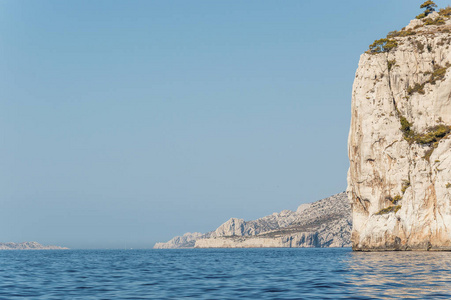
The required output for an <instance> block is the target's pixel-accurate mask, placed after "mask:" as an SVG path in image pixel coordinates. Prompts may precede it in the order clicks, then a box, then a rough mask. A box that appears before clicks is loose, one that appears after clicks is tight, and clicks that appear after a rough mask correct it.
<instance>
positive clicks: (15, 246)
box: [0, 242, 69, 250]
mask: <svg viewBox="0 0 451 300" xmlns="http://www.w3.org/2000/svg"><path fill="white" fill-rule="evenodd" d="M68 249H69V248H66V247H60V246H44V245H41V244H39V243H37V242H23V243H0V250H68Z"/></svg>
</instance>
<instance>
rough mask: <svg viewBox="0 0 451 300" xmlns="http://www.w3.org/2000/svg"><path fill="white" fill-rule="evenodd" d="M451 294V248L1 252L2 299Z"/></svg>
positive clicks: (409, 296)
mask: <svg viewBox="0 0 451 300" xmlns="http://www.w3.org/2000/svg"><path fill="white" fill-rule="evenodd" d="M186 298H192V299H396V298H398V299H451V252H372V253H362V252H352V251H351V249H346V248H341V249H331V248H323V249H305V248H303V249H302V248H289V249H184V250H177V249H174V250H56V251H45V250H44V251H39V250H37V251H0V299H186Z"/></svg>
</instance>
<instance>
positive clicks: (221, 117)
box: [0, 0, 448, 248]
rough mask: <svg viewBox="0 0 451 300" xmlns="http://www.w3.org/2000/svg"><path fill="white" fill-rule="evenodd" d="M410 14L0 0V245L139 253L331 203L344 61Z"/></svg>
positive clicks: (346, 109)
mask: <svg viewBox="0 0 451 300" xmlns="http://www.w3.org/2000/svg"><path fill="white" fill-rule="evenodd" d="M422 2H423V1H412V0H409V1H407V0H398V1H393V0H391V1H388V0H381V1H354V0H352V1H346V2H343V1H317V2H315V4H316V5H313V4H312V3H313V2H312V1H300V0H298V1H262V0H258V1H257V0H255V1H166V0H165V1H57V0H55V1H32V0H29V1H21V0H10V1H5V0H0V22H1V24H0V128H1V131H0V143H1V145H0V157H1V159H0V161H1V172H0V241H2V242H9V241H14V242H21V241H38V242H41V243H44V244H59V245H63V246H68V247H72V248H122V247H134V248H149V247H152V246H153V243H155V242H157V241H166V240H168V239H170V238H171V237H173V236H175V235H180V234H183V233H184V232H187V231H200V232H206V231H209V230H212V229H215V228H216V227H217V226H219V225H220V224H221V223H223V222H224V221H226V220H227V219H229V218H230V217H239V218H244V219H246V220H249V219H255V218H258V217H262V216H264V215H268V214H271V213H273V212H276V211H281V210H283V209H296V207H297V206H298V205H300V204H302V203H306V202H312V201H315V200H318V199H321V198H324V197H327V196H330V195H332V194H335V193H338V192H341V191H344V190H345V188H346V172H347V168H348V158H347V149H346V143H347V135H348V129H349V123H350V103H351V89H352V82H353V79H354V75H355V70H356V68H357V63H358V60H359V55H360V54H361V53H362V52H363V51H365V50H366V49H367V47H368V45H369V44H371V43H372V42H373V41H374V40H375V39H377V38H381V37H384V36H385V35H386V33H387V32H389V31H391V30H394V29H401V28H402V27H404V26H405V25H407V24H408V22H409V20H410V19H412V18H414V16H415V15H417V14H418V13H420V10H419V8H418V7H419V5H420V4H421V3H422ZM343 3H345V4H346V5H343ZM436 3H437V4H439V6H442V7H443V6H445V5H446V4H448V2H446V1H436Z"/></svg>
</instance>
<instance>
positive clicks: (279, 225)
mask: <svg viewBox="0 0 451 300" xmlns="http://www.w3.org/2000/svg"><path fill="white" fill-rule="evenodd" d="M185 236H187V234H185ZM188 236H189V238H190V241H189V242H186V241H185V240H183V239H181V237H175V238H174V239H172V240H170V241H169V242H167V243H157V244H155V246H154V248H156V249H169V248H192V247H196V248H262V247H349V246H350V245H351V244H350V236H351V207H350V205H349V202H348V198H347V196H346V194H345V193H340V194H337V195H334V196H331V197H328V198H326V199H323V200H320V201H317V202H314V203H308V204H302V205H301V206H299V208H298V209H297V211H296V212H294V211H290V210H284V211H282V212H280V213H273V214H271V215H269V216H266V217H263V218H260V219H257V220H253V221H244V220H243V219H237V218H231V219H230V220H228V221H227V222H225V223H224V224H222V225H221V226H219V227H218V228H217V229H216V230H215V231H211V232H208V233H206V234H204V235H200V236H199V234H196V235H195V236H193V235H192V234H188Z"/></svg>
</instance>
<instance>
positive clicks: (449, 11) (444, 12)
mask: <svg viewBox="0 0 451 300" xmlns="http://www.w3.org/2000/svg"><path fill="white" fill-rule="evenodd" d="M438 13H439V14H440V15H441V16H445V17H449V16H451V6H449V5H448V6H447V7H445V8H440V11H439V12H438Z"/></svg>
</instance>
